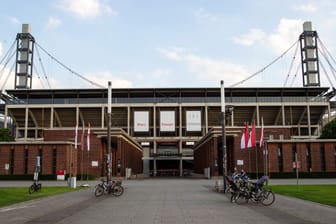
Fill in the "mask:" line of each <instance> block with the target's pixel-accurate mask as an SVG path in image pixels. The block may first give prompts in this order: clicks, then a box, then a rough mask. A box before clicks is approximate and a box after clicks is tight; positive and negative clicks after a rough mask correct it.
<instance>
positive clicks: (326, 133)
mask: <svg viewBox="0 0 336 224" xmlns="http://www.w3.org/2000/svg"><path fill="white" fill-rule="evenodd" d="M320 138H322V139H336V119H334V120H332V121H330V122H329V123H328V124H326V125H325V126H324V127H323V129H322V134H321V136H320Z"/></svg>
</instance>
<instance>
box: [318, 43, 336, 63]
mask: <svg viewBox="0 0 336 224" xmlns="http://www.w3.org/2000/svg"><path fill="white" fill-rule="evenodd" d="M317 40H318V42H319V44H320V45H321V46H322V48H323V49H324V50H325V51H326V52H327V54H328V55H329V57H330V58H331V60H332V61H333V62H334V63H335V64H336V60H335V59H334V58H333V56H332V55H331V53H330V52H329V51H328V49H327V48H326V47H325V45H324V44H323V43H322V41H321V40H320V39H317Z"/></svg>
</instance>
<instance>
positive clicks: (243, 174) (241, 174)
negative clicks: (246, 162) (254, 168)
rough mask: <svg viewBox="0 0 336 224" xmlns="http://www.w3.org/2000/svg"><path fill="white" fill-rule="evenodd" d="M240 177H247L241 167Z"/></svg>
mask: <svg viewBox="0 0 336 224" xmlns="http://www.w3.org/2000/svg"><path fill="white" fill-rule="evenodd" d="M240 178H242V179H248V176H247V173H246V172H245V170H244V169H242V170H241V172H240Z"/></svg>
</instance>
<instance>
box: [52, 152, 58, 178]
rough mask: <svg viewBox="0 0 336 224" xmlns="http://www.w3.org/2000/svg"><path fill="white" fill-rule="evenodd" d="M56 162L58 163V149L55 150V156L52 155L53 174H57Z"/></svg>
mask: <svg viewBox="0 0 336 224" xmlns="http://www.w3.org/2000/svg"><path fill="white" fill-rule="evenodd" d="M56 162H57V150H56V148H53V154H52V173H53V174H55V173H56Z"/></svg>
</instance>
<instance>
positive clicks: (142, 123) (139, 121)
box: [134, 111, 149, 132]
mask: <svg viewBox="0 0 336 224" xmlns="http://www.w3.org/2000/svg"><path fill="white" fill-rule="evenodd" d="M148 121H149V113H148V111H135V112H134V131H135V132H148V131H149V122H148Z"/></svg>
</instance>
